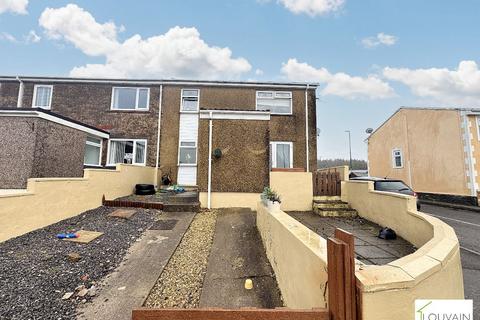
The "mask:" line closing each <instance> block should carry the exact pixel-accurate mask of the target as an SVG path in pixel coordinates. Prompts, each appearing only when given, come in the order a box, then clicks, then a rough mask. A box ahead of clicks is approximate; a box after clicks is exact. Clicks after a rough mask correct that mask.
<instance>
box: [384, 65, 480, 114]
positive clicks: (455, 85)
mask: <svg viewBox="0 0 480 320" xmlns="http://www.w3.org/2000/svg"><path fill="white" fill-rule="evenodd" d="M383 75H384V76H385V77H386V78H387V79H389V80H394V81H399V82H401V83H403V84H405V85H406V86H408V87H409V88H410V90H411V91H412V93H413V94H415V95H417V96H419V97H423V98H433V100H435V101H436V102H438V103H445V104H464V105H472V106H479V105H480V70H479V69H478V65H477V63H476V62H475V61H461V62H460V63H459V65H458V68H457V69H455V70H449V69H447V68H430V69H408V68H390V67H387V68H384V70H383Z"/></svg>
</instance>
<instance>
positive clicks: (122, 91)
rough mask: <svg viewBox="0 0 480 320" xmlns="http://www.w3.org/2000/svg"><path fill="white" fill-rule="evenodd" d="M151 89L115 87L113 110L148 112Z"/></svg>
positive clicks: (113, 90) (113, 91)
mask: <svg viewBox="0 0 480 320" xmlns="http://www.w3.org/2000/svg"><path fill="white" fill-rule="evenodd" d="M149 103H150V88H136V87H113V89H112V105H111V109H112V110H148V106H149Z"/></svg>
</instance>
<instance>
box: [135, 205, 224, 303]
mask: <svg viewBox="0 0 480 320" xmlns="http://www.w3.org/2000/svg"><path fill="white" fill-rule="evenodd" d="M216 220H217V212H216V211H201V212H200V213H198V214H197V215H196V216H195V218H194V220H193V221H192V223H191V224H190V227H189V229H188V230H187V232H186V233H185V235H184V236H183V239H182V241H181V242H180V244H179V246H178V247H177V249H176V251H175V253H174V254H173V256H172V257H171V258H170V261H169V262H168V264H167V266H166V267H165V269H164V270H163V272H162V274H161V275H160V277H159V278H158V280H157V283H156V284H155V286H154V287H153V289H152V291H151V292H150V295H149V296H148V298H147V300H146V301H145V306H146V307H154V308H172V307H175V308H196V307H198V304H199V301H200V294H201V291H202V284H203V279H204V277H205V273H206V272H207V265H208V257H209V255H210V248H211V246H212V242H213V235H214V233H215V223H216Z"/></svg>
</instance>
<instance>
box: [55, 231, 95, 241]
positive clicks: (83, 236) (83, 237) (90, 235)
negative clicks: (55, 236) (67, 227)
mask: <svg viewBox="0 0 480 320" xmlns="http://www.w3.org/2000/svg"><path fill="white" fill-rule="evenodd" d="M75 233H76V234H78V238H69V239H62V240H64V241H71V242H78V243H89V242H91V241H93V240H95V239H97V238H98V237H100V236H101V235H103V232H96V231H88V230H80V231H77V232H75Z"/></svg>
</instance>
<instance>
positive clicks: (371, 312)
mask: <svg viewBox="0 0 480 320" xmlns="http://www.w3.org/2000/svg"><path fill="white" fill-rule="evenodd" d="M342 200H343V201H346V202H348V203H349V204H350V205H351V206H352V207H353V208H354V209H356V210H357V211H358V213H359V215H360V216H361V217H363V218H365V219H368V220H370V221H373V222H375V223H377V224H379V225H381V226H388V227H390V228H392V229H394V230H395V231H396V232H397V234H398V235H400V236H401V237H403V238H404V239H406V240H408V241H409V242H411V243H412V244H414V245H415V246H416V247H418V250H417V251H416V252H414V253H413V254H410V255H408V256H405V257H403V258H400V259H398V260H395V261H393V262H391V263H389V264H387V265H382V266H363V267H361V268H360V269H359V270H358V271H357V272H356V277H357V287H358V288H359V289H360V292H361V297H362V316H363V319H365V320H370V319H371V320H377V319H379V320H380V319H387V318H388V319H391V320H404V319H414V305H415V299H463V298H464V291H463V274H462V265H461V261H460V247H459V243H458V239H457V236H456V235H455V231H454V230H453V229H452V228H451V227H450V226H449V225H447V224H446V223H444V222H442V221H441V220H439V219H437V218H434V217H432V216H429V215H426V214H424V213H421V212H418V211H417V210H416V201H415V198H413V197H411V196H406V195H399V194H392V193H388V192H379V191H374V190H373V182H367V181H344V182H342Z"/></svg>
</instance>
